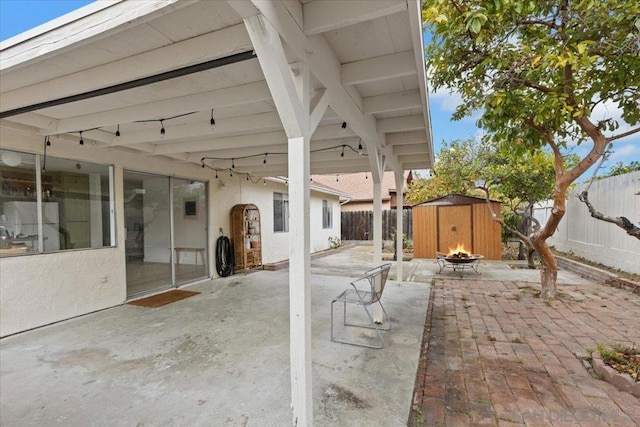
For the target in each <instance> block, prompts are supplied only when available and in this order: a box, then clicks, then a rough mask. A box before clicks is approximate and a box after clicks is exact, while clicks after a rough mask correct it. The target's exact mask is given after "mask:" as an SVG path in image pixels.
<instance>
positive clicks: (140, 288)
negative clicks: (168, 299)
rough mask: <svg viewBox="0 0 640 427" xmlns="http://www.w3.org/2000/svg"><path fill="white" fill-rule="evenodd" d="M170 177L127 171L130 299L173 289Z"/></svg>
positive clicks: (127, 255) (125, 190)
mask: <svg viewBox="0 0 640 427" xmlns="http://www.w3.org/2000/svg"><path fill="white" fill-rule="evenodd" d="M170 206H171V204H170V187H169V178H168V177H164V176H158V175H148V174H141V173H135V172H127V171H125V172H124V211H125V227H126V236H125V239H126V240H125V251H126V257H127V264H126V265H127V297H128V298H132V297H136V296H139V295H143V294H146V293H149V292H154V291H158V290H162V289H168V288H171V287H172V286H173V272H172V262H171V260H172V256H173V254H172V253H171V213H172V212H171V209H170Z"/></svg>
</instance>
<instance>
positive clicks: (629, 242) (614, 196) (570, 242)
mask: <svg viewBox="0 0 640 427" xmlns="http://www.w3.org/2000/svg"><path fill="white" fill-rule="evenodd" d="M584 187H585V186H584V185H579V186H577V188H576V189H574V190H573V191H572V192H571V194H570V195H569V199H568V200H567V212H566V214H565V216H564V218H562V221H561V222H560V225H559V226H558V230H557V231H556V233H555V234H554V235H553V236H552V237H551V238H550V239H549V240H548V241H547V243H549V245H550V246H554V247H555V248H556V249H558V250H560V251H563V252H569V251H571V252H573V253H574V254H575V255H577V256H580V257H582V258H585V259H588V260H590V261H594V262H599V263H601V264H604V265H606V266H609V267H613V268H617V269H620V270H623V271H626V272H629V273H637V274H640V240H638V239H636V238H635V237H632V236H629V235H628V234H627V233H625V231H624V230H623V229H621V228H620V227H618V226H617V225H614V224H611V223H608V222H604V221H601V220H597V219H595V218H592V217H591V215H590V214H589V211H588V210H587V206H586V205H585V204H584V203H582V202H581V201H580V200H578V198H577V196H576V195H577V194H578V193H579V192H580V191H582V190H583V189H584ZM589 201H590V202H591V204H592V205H593V206H594V207H595V208H596V210H597V211H599V212H600V213H602V214H603V215H607V216H610V217H620V216H624V217H626V218H627V219H628V220H629V221H631V222H633V223H634V224H636V225H637V224H638V223H640V172H632V173H628V174H624V175H618V176H614V177H611V178H606V179H602V180H599V181H596V182H594V183H593V185H592V186H591V188H590V189H589ZM551 207H552V202H551V201H549V202H546V203H540V204H539V205H537V206H536V208H535V212H534V216H535V217H536V218H537V219H538V221H540V223H541V224H543V223H544V222H545V221H546V220H547V218H548V216H549V214H550V211H551Z"/></svg>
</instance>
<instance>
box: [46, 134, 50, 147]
mask: <svg viewBox="0 0 640 427" xmlns="http://www.w3.org/2000/svg"><path fill="white" fill-rule="evenodd" d="M45 143H46V144H47V147H51V138H50V137H49V135H47V138H46V139H45Z"/></svg>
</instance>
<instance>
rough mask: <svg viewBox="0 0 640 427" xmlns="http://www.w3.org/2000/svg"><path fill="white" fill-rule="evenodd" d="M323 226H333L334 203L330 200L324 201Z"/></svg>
mask: <svg viewBox="0 0 640 427" xmlns="http://www.w3.org/2000/svg"><path fill="white" fill-rule="evenodd" d="M322 228H333V204H332V203H331V202H330V201H328V200H323V201H322Z"/></svg>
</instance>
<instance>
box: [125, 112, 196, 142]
mask: <svg viewBox="0 0 640 427" xmlns="http://www.w3.org/2000/svg"><path fill="white" fill-rule="evenodd" d="M195 113H197V111H192V112H190V113H185V114H178V115H177V116H171V117H161V118H159V119H149V120H136V121H135V122H134V123H149V122H160V138H164V136H165V134H166V133H167V131H166V130H165V128H164V122H165V120H173V119H177V118H178V117H184V116H190V115H191V114H195Z"/></svg>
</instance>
